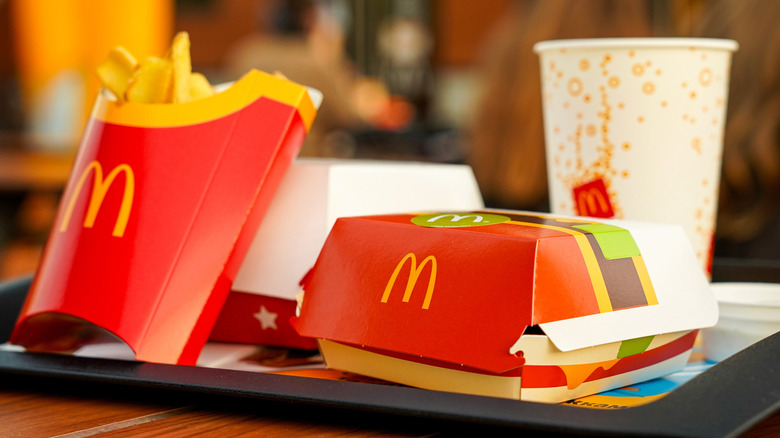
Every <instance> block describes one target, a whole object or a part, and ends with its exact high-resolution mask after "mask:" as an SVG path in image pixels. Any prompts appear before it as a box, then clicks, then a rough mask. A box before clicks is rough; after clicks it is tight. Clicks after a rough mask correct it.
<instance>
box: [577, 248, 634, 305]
mask: <svg viewBox="0 0 780 438" xmlns="http://www.w3.org/2000/svg"><path fill="white" fill-rule="evenodd" d="M586 236H587V238H588V241H589V242H590V246H591V247H592V248H593V253H594V254H595V255H596V260H598V263H599V267H600V268H601V274H602V275H603V276H604V283H605V284H606V285H607V294H608V295H609V300H610V302H612V309H613V310H618V309H625V308H629V307H637V306H646V305H647V297H646V296H645V290H644V288H643V287H642V281H641V280H640V278H639V274H638V273H637V271H636V266H635V265H634V260H633V258H631V257H626V258H620V259H607V258H606V257H604V253H603V252H602V251H601V247H600V246H599V244H598V242H597V241H596V236H595V235H593V234H590V233H588V234H586Z"/></svg>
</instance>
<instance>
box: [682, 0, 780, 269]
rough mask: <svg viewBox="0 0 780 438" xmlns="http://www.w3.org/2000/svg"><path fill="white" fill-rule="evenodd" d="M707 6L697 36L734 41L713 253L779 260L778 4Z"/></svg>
mask: <svg viewBox="0 0 780 438" xmlns="http://www.w3.org/2000/svg"><path fill="white" fill-rule="evenodd" d="M706 5H707V7H706V9H705V10H704V12H703V15H702V20H701V22H700V23H699V25H698V26H697V27H696V28H695V30H694V34H695V36H702V37H713V38H729V39H733V40H736V41H737V42H739V50H738V51H737V52H736V53H735V54H734V58H733V62H732V67H731V85H730V87H729V99H728V107H727V108H728V109H727V111H728V113H727V117H726V132H725V137H724V151H723V174H722V178H721V191H720V201H719V212H718V224H717V228H716V235H717V237H718V240H717V241H716V244H715V254H716V255H718V256H722V257H739V258H755V259H780V27H778V24H777V21H778V19H780V2H778V1H775V0H710V1H709V2H707V4H706Z"/></svg>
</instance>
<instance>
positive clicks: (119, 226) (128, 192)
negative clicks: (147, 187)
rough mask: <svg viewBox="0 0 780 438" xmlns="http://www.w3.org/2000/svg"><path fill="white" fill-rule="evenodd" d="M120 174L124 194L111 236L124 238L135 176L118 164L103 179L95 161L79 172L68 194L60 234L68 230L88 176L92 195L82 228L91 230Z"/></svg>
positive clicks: (131, 203)
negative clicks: (71, 191) (123, 182)
mask: <svg viewBox="0 0 780 438" xmlns="http://www.w3.org/2000/svg"><path fill="white" fill-rule="evenodd" d="M120 173H124V174H125V185H124V192H123V194H122V203H121V206H120V208H119V212H118V213H117V217H116V221H115V222H114V231H113V232H112V233H111V235H112V236H114V237H122V236H124V234H125V229H126V228H127V221H128V220H129V218H130V211H131V210H132V209H133V197H134V195H135V176H134V174H133V168H132V167H130V165H128V164H124V163H123V164H119V165H117V166H116V167H114V168H113V169H112V170H111V172H109V173H108V175H107V176H106V177H105V178H103V166H102V165H101V164H100V162H99V161H97V160H93V161H91V162H90V163H89V164H87V166H86V167H85V168H84V170H83V171H82V172H81V176H80V177H79V179H78V183H77V184H76V187H75V189H74V190H73V193H71V194H70V199H69V200H68V201H67V204H66V205H67V207H66V209H65V215H64V216H63V219H62V224H60V232H64V231H65V230H66V229H67V228H68V223H69V222H70V218H71V216H72V215H73V209H74V208H75V206H76V200H77V199H78V198H79V195H80V194H81V192H82V189H83V188H84V183H85V182H86V181H87V178H88V177H89V176H90V174H91V175H92V193H91V194H90V198H89V204H88V206H87V213H86V214H85V215H84V223H83V226H84V228H92V226H93V225H95V219H97V215H98V212H99V211H100V208H101V207H102V205H103V200H104V199H105V197H106V194H107V193H108V190H109V189H110V188H111V186H112V185H113V184H114V181H115V180H116V178H117V176H119V174H120Z"/></svg>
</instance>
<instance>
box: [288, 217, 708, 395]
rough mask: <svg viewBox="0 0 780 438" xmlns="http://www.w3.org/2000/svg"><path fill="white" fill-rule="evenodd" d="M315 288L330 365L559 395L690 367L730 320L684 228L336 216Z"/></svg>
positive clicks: (309, 325)
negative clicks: (712, 330)
mask: <svg viewBox="0 0 780 438" xmlns="http://www.w3.org/2000/svg"><path fill="white" fill-rule="evenodd" d="M303 287H304V290H305V294H304V296H303V299H302V303H301V307H300V309H299V311H300V312H299V313H300V314H299V316H298V317H297V318H294V319H293V320H292V324H293V326H294V327H295V329H296V330H298V332H299V333H300V334H301V335H303V336H310V337H313V338H317V339H318V341H319V346H320V348H321V350H322V353H323V355H324V357H325V360H326V362H327V364H328V366H329V367H331V368H336V369H341V370H345V371H351V372H356V373H360V374H364V375H368V376H371V377H375V378H380V379H385V380H389V381H393V382H398V383H402V384H406V385H411V386H416V387H421V388H427V389H433V390H442V391H451V392H461V393H469V394H478V395H487V396H495V397H503V398H511V399H519V400H530V401H540V402H550V403H555V402H562V401H565V400H569V399H573V398H577V397H581V396H584V395H588V394H594V393H598V392H601V391H605V390H608V389H612V388H616V387H622V386H626V385H630V384H633V383H636V382H640V381H644V380H649V379H652V378H656V377H660V376H662V375H665V374H668V373H672V372H675V371H677V370H680V369H682V368H683V366H684V365H685V364H686V362H687V360H688V357H689V355H690V351H691V348H692V347H693V344H694V341H695V338H696V336H697V332H698V329H699V328H703V327H709V326H712V325H714V324H715V322H716V321H717V318H718V308H717V304H716V301H715V299H714V297H713V294H712V292H711V291H710V288H709V284H708V281H707V279H706V277H705V274H704V272H703V271H702V270H701V267H700V266H699V264H698V263H697V261H696V257H695V256H694V253H693V250H692V249H691V247H690V244H689V242H688V240H687V238H686V237H685V234H684V232H683V230H682V228H681V227H679V226H676V225H666V224H649V223H638V222H627V221H618V220H602V219H599V220H598V221H596V220H594V219H590V218H566V217H555V216H548V215H541V214H535V213H526V212H512V211H476V212H456V213H427V214H423V213H418V214H393V215H382V216H365V217H350V218H342V219H339V220H338V221H337V222H336V224H335V226H334V227H333V229H332V231H331V233H330V235H329V237H328V239H327V241H326V243H325V245H324V247H323V248H322V251H321V253H320V256H319V258H318V260H317V263H316V265H315V266H314V268H313V269H312V270H311V272H310V273H309V275H308V276H307V278H306V279H305V281H304V283H303Z"/></svg>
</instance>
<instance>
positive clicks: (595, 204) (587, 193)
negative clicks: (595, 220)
mask: <svg viewBox="0 0 780 438" xmlns="http://www.w3.org/2000/svg"><path fill="white" fill-rule="evenodd" d="M577 207H578V208H577V210H578V211H577V212H578V213H579V214H583V215H593V214H596V213H608V212H610V211H611V210H612V209H611V207H610V205H609V202H608V201H607V199H606V198H605V197H604V194H603V193H601V191H600V190H598V189H596V188H590V189H587V190H583V191H581V192H580V193H579V194H578V195H577Z"/></svg>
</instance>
